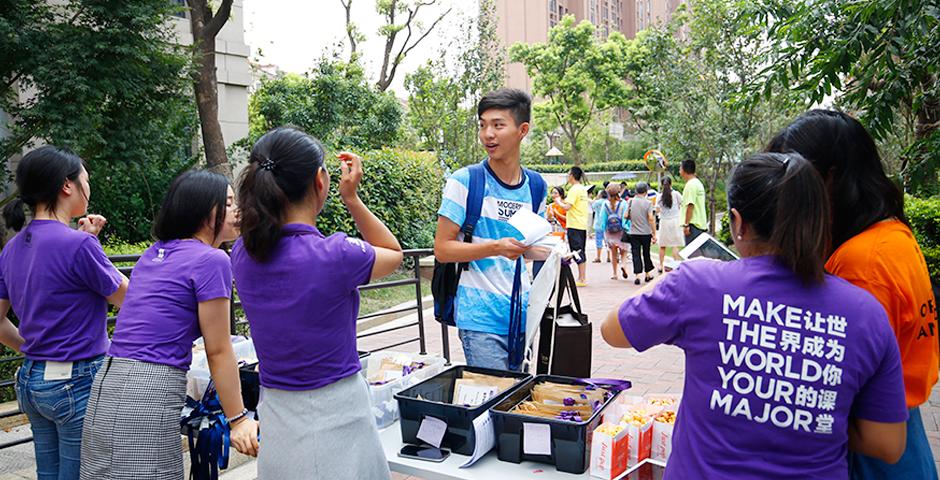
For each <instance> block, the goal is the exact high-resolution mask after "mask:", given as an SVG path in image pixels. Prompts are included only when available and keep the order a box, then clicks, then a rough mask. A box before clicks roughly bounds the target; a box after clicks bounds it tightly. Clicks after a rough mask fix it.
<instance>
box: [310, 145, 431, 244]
mask: <svg viewBox="0 0 940 480" xmlns="http://www.w3.org/2000/svg"><path fill="white" fill-rule="evenodd" d="M362 158H363V168H364V170H365V172H364V175H363V177H362V184H361V185H360V187H359V196H360V197H362V201H363V202H365V204H366V205H367V206H368V207H369V209H371V210H372V213H374V214H375V215H376V216H377V217H379V219H381V220H382V221H383V222H385V224H386V225H388V228H389V229H391V231H392V233H394V234H395V237H396V238H398V241H399V242H401V244H402V246H403V247H404V248H430V247H432V246H433V245H434V229H435V227H436V226H437V207H438V206H439V205H440V201H441V190H442V188H443V186H444V175H443V171H442V170H441V166H440V162H439V161H438V159H437V156H436V155H434V154H433V153H427V152H414V151H409V150H399V149H390V148H386V149H382V150H376V151H372V152H366V153H363V154H362ZM330 176H331V177H332V181H331V182H330V196H329V199H328V200H327V203H326V207H325V208H324V209H323V213H321V214H320V217H319V218H318V219H317V226H318V227H319V228H320V229H321V230H322V231H323V232H324V233H333V232H339V231H343V232H346V233H347V234H349V235H355V236H358V232H357V230H356V224H355V223H354V222H353V219H352V217H350V216H349V212H348V211H347V210H346V207H345V206H343V203H342V201H341V200H340V198H339V192H338V190H337V189H338V186H339V163H338V162H332V164H331V168H330Z"/></svg>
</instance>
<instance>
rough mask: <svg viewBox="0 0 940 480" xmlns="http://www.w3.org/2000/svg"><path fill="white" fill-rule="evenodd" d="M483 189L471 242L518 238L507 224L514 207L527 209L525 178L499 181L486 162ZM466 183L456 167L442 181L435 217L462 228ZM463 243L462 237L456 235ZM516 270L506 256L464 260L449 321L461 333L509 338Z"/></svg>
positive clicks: (525, 290) (525, 285) (525, 295)
mask: <svg viewBox="0 0 940 480" xmlns="http://www.w3.org/2000/svg"><path fill="white" fill-rule="evenodd" d="M485 170H486V174H485V177H486V188H485V189H484V191H483V205H482V207H481V209H480V220H479V221H478V222H477V224H476V227H475V228H474V230H473V243H484V242H488V241H491V240H499V239H501V238H507V237H513V238H516V239H517V240H522V236H521V235H520V234H519V233H518V231H517V230H516V229H515V228H513V227H511V226H510V225H509V223H507V220H509V217H512V216H513V214H515V213H516V212H517V211H519V209H520V208H527V209H529V210H532V193H531V191H530V190H529V178H528V176H526V175H523V181H522V182H521V183H520V184H518V185H512V186H510V185H506V184H505V183H503V182H502V181H501V180H500V179H499V178H498V177H496V175H495V174H494V173H493V171H492V170H491V169H490V166H489V165H488V164H487V165H486V167H485ZM469 185H470V171H469V170H468V169H467V168H461V169H460V170H457V171H456V172H454V173H453V174H452V175H451V176H450V178H448V179H447V184H446V185H445V186H444V195H443V199H442V200H441V208H440V209H439V210H438V211H437V214H438V215H440V216H442V217H445V218H447V219H449V220H450V221H452V222H454V223H455V224H457V225H463V222H464V219H465V218H466V215H467V191H468V189H469ZM547 195H548V192H547V191H545V192H542V196H541V201H540V203H539V209H538V211H539V214H540V215H543V216H544V214H545V197H546V196H547ZM458 240H463V235H462V234H460V235H458ZM515 270H516V262H515V260H510V259H508V258H506V257H487V258H483V259H480V260H474V261H472V262H470V268H469V269H468V270H466V271H464V272H463V273H461V275H460V284H459V286H458V287H457V302H456V309H455V319H456V321H457V327H458V328H460V329H462V330H471V331H475V332H484V333H493V334H497V335H508V334H509V303H510V297H511V296H512V280H513V274H514V273H515ZM522 274H523V276H522V279H523V281H522V309H523V311H522V318H523V319H524V318H525V315H526V314H525V309H526V306H527V305H528V302H529V287H530V284H529V280H528V278H529V277H528V274H527V273H526V271H525V262H523V272H522Z"/></svg>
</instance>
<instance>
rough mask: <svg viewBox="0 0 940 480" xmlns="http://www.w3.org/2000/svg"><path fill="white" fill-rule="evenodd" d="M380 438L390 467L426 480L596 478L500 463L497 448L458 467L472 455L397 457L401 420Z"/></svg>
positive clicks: (550, 467) (547, 467)
mask: <svg viewBox="0 0 940 480" xmlns="http://www.w3.org/2000/svg"><path fill="white" fill-rule="evenodd" d="M379 437H380V438H381V440H382V448H383V449H384V450H385V458H387V459H388V467H389V468H390V469H391V470H392V471H393V472H398V473H403V474H405V475H415V476H418V477H421V478H423V479H426V480H493V479H500V480H503V479H506V480H509V479H526V478H533V479H539V480H574V479H588V478H594V477H591V476H590V473H589V472H584V473H582V474H581V475H575V474H572V473H565V472H559V471H558V470H555V466H554V465H549V464H547V463H536V462H522V463H518V464H516V463H511V462H501V461H499V459H498V458H497V457H496V449H495V448H494V449H493V450H491V451H490V452H489V453H487V454H486V456H484V457H483V458H481V459H479V460H477V462H476V463H474V464H473V465H472V466H470V467H468V468H459V467H460V465H463V464H464V463H466V461H467V460H469V459H470V457H468V456H465V455H457V454H454V453H451V454H450V456H449V457H447V459H445V460H444V461H443V462H429V461H425V460H414V459H411V458H402V457H399V456H398V451H399V450H401V447H402V441H401V427H400V426H399V425H398V422H395V423H393V424H391V425H389V426H388V427H385V428H384V429H382V430H379ZM655 463H658V462H655ZM629 472H630V469H628V470H627V472H624V474H623V475H621V476H620V477H617V478H623V477H625V476H626V475H627V474H628V473H629Z"/></svg>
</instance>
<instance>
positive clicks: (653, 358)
mask: <svg viewBox="0 0 940 480" xmlns="http://www.w3.org/2000/svg"><path fill="white" fill-rule="evenodd" d="M591 257H592V258H593V252H592V253H591ZM610 275H611V269H610V264H608V263H601V264H596V263H588V282H589V285H588V286H587V287H582V288H580V289H579V293H580V296H581V301H582V306H583V307H584V310H585V313H587V314H588V316H589V318H590V319H591V321H592V322H593V324H594V352H593V360H592V362H593V363H592V370H593V374H594V375H596V376H603V377H614V378H624V379H627V380H630V381H632V382H633V389H632V393H635V394H640V395H642V394H645V393H662V392H666V393H674V392H681V391H682V382H683V374H684V372H685V355H684V354H683V352H682V351H681V350H679V349H678V348H675V347H670V346H660V347H655V348H652V349H650V350H648V351H646V352H643V353H637V352H636V351H634V350H632V349H627V350H624V349H615V348H612V347H610V346H608V345H607V344H606V343H604V340H603V339H602V338H601V335H600V324H601V322H602V320H603V319H604V318H605V317H606V315H607V313H608V312H609V311H610V310H611V309H613V308H616V306H618V305H619V304H620V303H621V302H622V301H623V299H624V298H626V297H628V296H630V295H632V294H633V293H634V292H635V291H636V290H637V289H639V288H640V287H637V286H635V285H634V284H633V282H632V281H625V280H622V279H621V280H610V279H609V277H610ZM408 321H409V319H404V320H401V321H400V323H408ZM410 321H412V322H413V321H414V318H411V319H410ZM424 325H425V327H426V329H427V339H428V342H427V350H428V352H430V353H435V354H440V353H441V352H442V351H443V350H442V346H441V345H442V342H441V333H440V328H439V326H438V324H437V323H435V322H434V320H433V317H432V316H431V314H430V311H427V312H426V315H425V322H424ZM382 328H388V327H387V326H386V327H382ZM416 335H417V328H416V327H411V328H406V329H402V330H400V331H396V332H390V333H387V334H383V335H378V336H375V337H370V338H366V339H363V340H361V341H360V344H359V346H360V348H361V349H372V348H378V347H380V346H384V345H390V344H394V343H398V342H400V341H405V340H407V339H408V338H410V337H414V336H416ZM449 338H450V347H451V348H450V350H451V353H452V357H451V358H452V360H453V361H455V362H462V361H463V352H462V351H461V348H460V342H459V340H457V332H456V330H455V329H450V332H449ZM536 342H537V340H536ZM396 350H401V351H406V352H407V351H413V352H416V351H417V350H418V346H417V343H414V344H408V345H404V346H401V347H397V348H396ZM922 414H923V417H924V424H925V425H926V429H927V435H928V437H929V439H930V443H931V446H932V448H933V452H934V458H937V459H940V386H937V387H934V390H933V394H932V395H931V398H930V401H929V403H928V404H927V405H924V406H923V407H922ZM19 448H22V447H18V449H19ZM11 453H12V452H11ZM17 453H19V454H22V453H24V452H22V450H20V451H17ZM30 453H31V452H30ZM8 459H9V457H8ZM8 459H4V457H3V456H2V454H0V461H2V462H5V461H8ZM20 459H22V457H20ZM938 467H940V462H938ZM0 471H2V469H0ZM255 472H256V470H255V464H254V462H248V463H247V464H245V465H244V466H242V467H239V468H234V469H230V470H229V471H228V472H227V473H225V474H224V475H223V477H224V478H225V479H226V480H242V479H245V480H248V479H254V478H255V476H256V473H255ZM393 477H394V478H395V479H396V480H404V479H407V480H418V479H417V478H416V477H405V476H403V475H397V474H395V475H393ZM21 478H35V477H34V476H29V475H25V474H24V473H23V471H20V472H18V474H17V475H10V476H5V475H2V474H0V480H5V479H17V480H18V479H21Z"/></svg>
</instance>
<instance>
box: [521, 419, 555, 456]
mask: <svg viewBox="0 0 940 480" xmlns="http://www.w3.org/2000/svg"><path fill="white" fill-rule="evenodd" d="M522 453H524V454H526V455H551V454H552V426H551V425H548V424H545V423H523V424H522Z"/></svg>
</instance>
